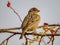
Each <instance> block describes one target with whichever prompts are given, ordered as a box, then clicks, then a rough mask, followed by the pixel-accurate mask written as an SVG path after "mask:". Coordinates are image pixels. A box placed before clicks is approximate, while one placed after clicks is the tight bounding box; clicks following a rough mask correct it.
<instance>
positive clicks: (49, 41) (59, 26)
mask: <svg viewBox="0 0 60 45" xmlns="http://www.w3.org/2000/svg"><path fill="white" fill-rule="evenodd" d="M59 29H60V26H59V27H58V28H57V29H56V31H55V34H56V33H57V32H58V30H59ZM52 38H54V36H53V37H52ZM52 41H53V40H52ZM50 42H51V39H50V41H49V42H48V43H47V44H49V43H50Z"/></svg>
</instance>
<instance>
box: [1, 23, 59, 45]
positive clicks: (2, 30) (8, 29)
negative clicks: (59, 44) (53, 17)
mask: <svg viewBox="0 0 60 45" xmlns="http://www.w3.org/2000/svg"><path fill="white" fill-rule="evenodd" d="M48 26H60V25H59V24H51V25H48ZM42 27H43V26H39V27H38V28H42ZM17 29H21V28H20V27H15V28H7V29H6V28H5V29H0V33H11V34H12V35H11V36H9V37H8V38H6V39H5V40H4V41H2V43H1V44H0V45H3V44H4V43H5V41H6V45H7V43H8V40H9V39H10V38H11V37H13V36H14V35H16V34H19V35H20V34H21V32H12V31H10V30H17ZM59 29H60V27H59V28H57V29H56V32H55V34H38V33H34V34H33V33H27V32H26V33H25V35H35V36H43V37H44V36H60V34H56V33H57V32H58V30H59ZM53 38H54V37H53ZM25 39H26V43H25V45H28V40H29V39H28V38H27V37H26V36H25ZM50 41H51V40H50ZM50 41H49V42H50ZM39 45H40V42H39ZM52 45H53V40H52Z"/></svg>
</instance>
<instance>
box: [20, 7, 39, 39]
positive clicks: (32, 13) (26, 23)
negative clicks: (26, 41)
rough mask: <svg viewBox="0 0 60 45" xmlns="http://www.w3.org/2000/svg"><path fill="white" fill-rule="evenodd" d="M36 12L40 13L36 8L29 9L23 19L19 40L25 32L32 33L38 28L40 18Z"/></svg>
mask: <svg viewBox="0 0 60 45" xmlns="http://www.w3.org/2000/svg"><path fill="white" fill-rule="evenodd" d="M38 12H40V10H38V9H37V8H35V7H34V8H31V9H30V10H29V11H28V14H27V16H26V17H25V18H24V20H23V22H22V25H21V28H22V34H21V37H20V39H22V38H23V36H24V34H25V32H27V31H34V30H36V28H37V27H38V24H39V22H40V16H39V15H38Z"/></svg>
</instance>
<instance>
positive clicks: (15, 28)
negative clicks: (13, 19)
mask: <svg viewBox="0 0 60 45" xmlns="http://www.w3.org/2000/svg"><path fill="white" fill-rule="evenodd" d="M17 29H21V27H13V28H5V29H0V31H1V30H2V31H9V30H17Z"/></svg>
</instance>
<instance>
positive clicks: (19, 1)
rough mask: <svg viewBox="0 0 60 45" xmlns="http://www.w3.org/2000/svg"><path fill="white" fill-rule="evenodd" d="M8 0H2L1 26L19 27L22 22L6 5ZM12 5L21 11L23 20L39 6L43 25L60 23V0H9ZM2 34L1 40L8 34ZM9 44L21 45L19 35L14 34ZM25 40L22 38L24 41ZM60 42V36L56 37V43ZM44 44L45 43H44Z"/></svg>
mask: <svg viewBox="0 0 60 45" xmlns="http://www.w3.org/2000/svg"><path fill="white" fill-rule="evenodd" d="M7 1H8V0H0V28H9V27H19V26H21V22H20V21H19V19H18V17H17V16H16V14H15V13H14V12H13V11H12V10H11V9H10V8H8V7H7V6H6V4H7ZM9 1H10V2H11V5H12V7H13V8H14V9H15V10H16V12H18V13H19V15H20V16H21V18H22V20H23V19H24V17H25V16H26V15H27V13H28V10H29V9H30V8H32V7H36V8H38V9H39V10H40V11H41V12H40V16H41V22H40V24H39V25H42V24H43V23H44V22H48V23H49V24H58V23H59V24H60V20H59V19H60V0H25V1H24V0H9ZM3 35H4V34H0V41H2V40H3V39H4V38H6V37H7V35H8V34H5V35H4V36H3ZM9 41H10V42H9V43H8V45H12V44H13V45H20V43H19V42H20V40H19V35H16V36H14V37H13V38H12V39H11V40H9ZM23 41H24V40H22V42H23ZM58 44H60V37H56V40H55V43H54V45H58ZM42 45H44V44H42Z"/></svg>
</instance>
